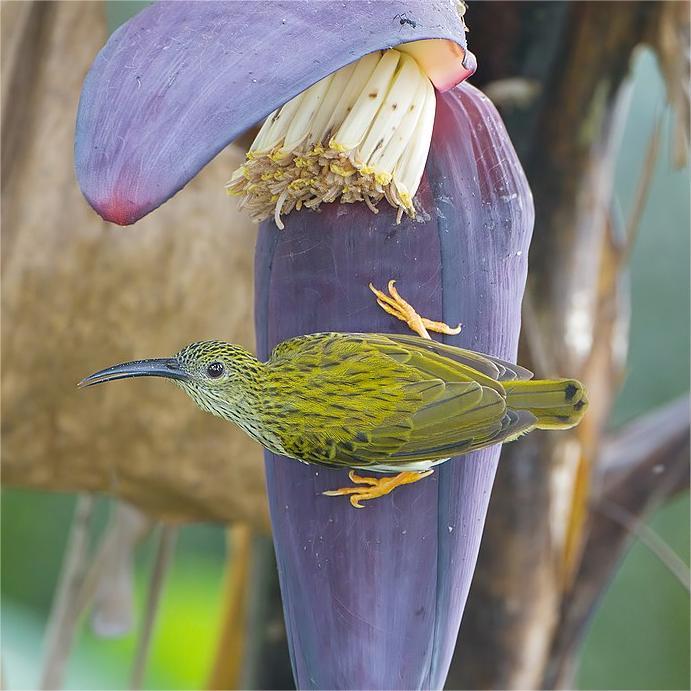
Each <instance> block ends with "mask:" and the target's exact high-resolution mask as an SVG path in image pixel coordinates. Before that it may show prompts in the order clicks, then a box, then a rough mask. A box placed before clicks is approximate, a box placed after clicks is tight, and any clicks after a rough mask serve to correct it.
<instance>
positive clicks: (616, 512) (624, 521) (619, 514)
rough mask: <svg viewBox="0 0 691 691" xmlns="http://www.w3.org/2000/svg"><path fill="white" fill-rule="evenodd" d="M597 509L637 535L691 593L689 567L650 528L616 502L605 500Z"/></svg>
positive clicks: (690, 572)
mask: <svg viewBox="0 0 691 691" xmlns="http://www.w3.org/2000/svg"><path fill="white" fill-rule="evenodd" d="M597 508H598V511H599V512H600V513H601V514H603V515H604V516H607V518H609V519H611V520H613V521H614V522H615V523H618V524H619V525H620V526H622V527H623V528H625V529H626V530H628V531H629V532H630V533H631V534H632V535H635V536H636V537H637V538H638V539H639V540H640V541H641V543H642V544H643V545H645V546H646V547H647V548H648V549H649V550H650V551H651V552H652V554H654V555H655V556H656V557H657V558H658V559H659V560H660V561H661V562H662V564H663V565H664V566H666V567H667V569H668V570H669V572H670V573H671V574H672V575H673V576H674V577H675V578H676V579H677V580H678V581H679V583H681V585H682V586H683V587H684V588H685V589H686V590H687V591H689V592H691V571H689V567H688V566H687V565H686V564H685V563H684V561H683V559H681V558H680V557H679V555H678V554H677V553H676V552H675V551H674V550H673V549H672V548H671V547H670V546H669V545H668V544H667V543H666V542H665V541H664V540H663V539H662V538H661V537H660V536H659V535H658V534H657V533H656V532H655V531H654V530H652V529H651V528H649V527H648V526H647V525H646V524H645V523H644V522H643V521H641V520H639V519H637V518H636V517H635V516H634V515H633V514H631V513H630V512H628V511H627V510H626V509H625V508H624V507H623V506H619V505H618V504H615V503H614V502H611V501H608V500H603V501H602V502H600V503H599V504H598V507H597Z"/></svg>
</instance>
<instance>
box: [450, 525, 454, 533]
mask: <svg viewBox="0 0 691 691" xmlns="http://www.w3.org/2000/svg"><path fill="white" fill-rule="evenodd" d="M449 532H450V533H453V526H452V525H450V526H449Z"/></svg>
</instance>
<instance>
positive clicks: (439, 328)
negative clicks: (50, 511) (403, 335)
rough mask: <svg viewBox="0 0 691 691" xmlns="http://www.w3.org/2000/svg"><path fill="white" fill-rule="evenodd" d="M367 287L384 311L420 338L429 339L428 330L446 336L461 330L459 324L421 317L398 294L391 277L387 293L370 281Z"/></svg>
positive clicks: (453, 334)
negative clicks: (453, 325) (404, 324)
mask: <svg viewBox="0 0 691 691" xmlns="http://www.w3.org/2000/svg"><path fill="white" fill-rule="evenodd" d="M369 288H370V290H371V291H372V292H373V293H374V294H375V296H376V297H377V304H378V305H379V306H380V307H381V308H382V309H383V310H384V311H385V312H387V313H388V314H390V315H391V316H393V317H396V319H400V320H401V321H403V322H405V323H406V324H407V325H408V326H409V327H410V329H411V330H412V331H414V332H415V333H416V334H418V336H422V338H427V339H431V336H430V335H429V332H430V331H434V332H435V333H441V334H446V335H448V336H455V335H456V334H458V333H460V331H461V325H460V324H459V325H458V326H457V327H455V328H452V327H450V326H449V325H448V324H445V323H444V322H436V321H432V320H431V319H427V318H426V317H421V316H420V315H419V314H418V313H417V312H416V311H415V309H414V308H413V307H412V305H410V304H409V303H408V302H406V301H405V300H404V299H403V298H402V297H401V296H400V294H399V292H398V290H396V281H395V280H393V279H392V280H390V281H389V284H388V291H389V295H387V294H386V293H384V292H382V291H381V290H377V288H375V287H374V286H373V285H372V284H371V283H370V284H369Z"/></svg>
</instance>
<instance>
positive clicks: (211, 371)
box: [206, 362, 223, 379]
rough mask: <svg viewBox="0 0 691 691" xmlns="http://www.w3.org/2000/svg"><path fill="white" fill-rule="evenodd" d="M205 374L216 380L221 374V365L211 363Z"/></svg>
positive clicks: (220, 363) (219, 363)
mask: <svg viewBox="0 0 691 691" xmlns="http://www.w3.org/2000/svg"><path fill="white" fill-rule="evenodd" d="M206 373H207V374H208V375H209V376H210V377H211V378H212V379H218V377H220V376H221V375H222V374H223V363H222V362H212V363H211V364H210V365H209V366H208V367H207V368H206Z"/></svg>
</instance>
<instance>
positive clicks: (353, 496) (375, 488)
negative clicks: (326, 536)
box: [322, 470, 434, 509]
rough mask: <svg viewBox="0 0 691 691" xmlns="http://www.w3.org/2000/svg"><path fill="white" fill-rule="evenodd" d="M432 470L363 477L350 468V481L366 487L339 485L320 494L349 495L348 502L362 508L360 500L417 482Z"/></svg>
mask: <svg viewBox="0 0 691 691" xmlns="http://www.w3.org/2000/svg"><path fill="white" fill-rule="evenodd" d="M433 472H434V470H425V471H423V472H421V473H418V472H411V471H406V472H404V473H399V474H398V475H393V476H389V477H364V476H363V475H358V474H357V473H356V472H355V471H354V470H351V471H350V472H349V473H348V477H349V478H350V481H351V482H354V483H355V484H357V485H367V486H366V487H341V488H340V489H332V490H329V491H328V492H322V494H325V495H326V496H327V497H341V496H347V495H350V503H351V504H352V505H353V506H354V507H355V508H356V509H364V508H365V507H364V506H363V505H362V504H361V503H360V502H363V501H368V500H370V499H376V498H377V497H383V496H384V495H385V494H389V492H392V491H393V490H394V489H396V487H400V486H401V485H409V484H412V483H413V482H419V481H420V480H422V479H423V478H426V477H428V476H429V475H431V474H432V473H433Z"/></svg>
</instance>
